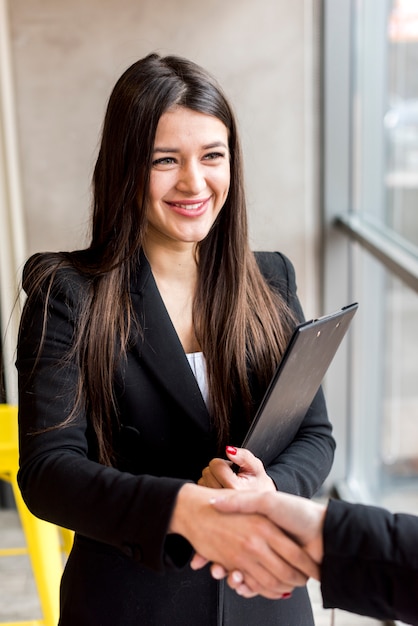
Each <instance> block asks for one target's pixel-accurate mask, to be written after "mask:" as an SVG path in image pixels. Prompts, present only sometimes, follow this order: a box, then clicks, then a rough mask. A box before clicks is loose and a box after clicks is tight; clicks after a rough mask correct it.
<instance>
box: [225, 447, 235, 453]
mask: <svg viewBox="0 0 418 626" xmlns="http://www.w3.org/2000/svg"><path fill="white" fill-rule="evenodd" d="M226 451H227V452H228V454H232V455H234V454H236V453H237V449H236V448H234V446H226Z"/></svg>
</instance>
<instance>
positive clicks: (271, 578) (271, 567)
mask: <svg viewBox="0 0 418 626" xmlns="http://www.w3.org/2000/svg"><path fill="white" fill-rule="evenodd" d="M225 493H228V492H225V491H223V490H222V491H214V490H212V489H206V488H204V487H199V486H197V485H193V484H190V483H187V484H185V485H184V486H183V487H182V488H181V489H180V491H179V493H178V496H177V501H176V505H175V508H174V511H173V515H172V519H171V524H170V532H173V533H178V534H180V535H182V536H183V537H185V538H186V539H187V540H188V541H189V542H190V543H191V544H192V546H193V547H194V549H195V550H196V552H197V553H198V554H199V555H200V556H199V557H195V559H196V560H195V559H194V560H193V561H192V567H193V568H194V569H199V567H203V566H204V565H205V564H206V563H207V562H211V563H216V564H217V566H218V567H219V571H220V572H222V573H223V572H231V576H233V575H236V576H242V578H243V580H244V581H245V586H246V587H248V589H249V590H250V593H251V594H252V595H263V596H265V597H266V598H271V599H277V598H282V597H283V596H285V597H286V595H287V594H289V593H291V591H292V590H293V588H294V587H298V586H303V585H305V584H306V581H307V579H308V577H309V576H314V575H316V574H317V566H316V565H315V563H314V562H313V561H312V560H311V558H310V557H309V556H308V555H307V554H306V552H304V551H303V550H302V549H301V548H300V547H299V546H298V545H297V544H296V543H294V542H293V541H292V540H291V539H290V538H289V537H288V536H287V535H286V534H285V533H283V532H282V531H281V530H279V529H278V528H277V527H276V526H275V524H274V523H273V522H271V521H270V520H269V519H268V518H267V517H265V516H263V515H259V514H257V513H254V514H251V513H250V514H248V513H245V514H242V513H233V512H225V513H223V512H221V511H218V510H217V509H216V508H215V507H214V506H213V505H212V504H211V501H212V500H213V498H214V497H216V498H219V497H221V496H222V495H223V494H225ZM290 563H292V565H290ZM238 572H239V574H238ZM232 573H235V574H232Z"/></svg>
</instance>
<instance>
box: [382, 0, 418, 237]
mask: <svg viewBox="0 0 418 626" xmlns="http://www.w3.org/2000/svg"><path fill="white" fill-rule="evenodd" d="M390 4H391V7H390V12H389V16H388V33H387V34H388V52H387V55H388V58H387V110H386V114H385V116H384V130H385V147H386V150H385V152H386V160H385V161H386V162H385V185H386V190H387V193H386V216H385V221H386V223H387V225H388V226H390V227H391V228H393V229H394V230H395V231H396V232H397V233H399V234H400V235H402V236H403V237H405V238H406V239H408V240H409V241H410V242H412V243H414V244H415V245H418V211H417V206H418V0H393V1H392V2H391V3H390Z"/></svg>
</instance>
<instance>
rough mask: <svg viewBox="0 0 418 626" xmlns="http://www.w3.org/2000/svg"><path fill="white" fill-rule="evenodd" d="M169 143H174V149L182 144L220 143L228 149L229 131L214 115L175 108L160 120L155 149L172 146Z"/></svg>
mask: <svg viewBox="0 0 418 626" xmlns="http://www.w3.org/2000/svg"><path fill="white" fill-rule="evenodd" d="M167 141H169V142H171V143H173V147H175V146H176V145H177V144H181V143H182V142H188V143H193V144H196V145H206V144H212V143H214V142H220V143H224V144H225V146H226V147H228V129H227V127H226V126H225V124H224V123H223V122H221V120H219V119H218V118H217V117H215V116H213V115H208V114H206V113H200V112H198V111H193V110H192V109H187V108H186V107H174V108H173V109H169V110H168V111H166V112H165V113H163V115H162V116H161V117H160V119H159V122H158V125H157V130H156V133H155V147H156V148H157V147H162V145H164V147H168V146H169V145H170V144H167ZM161 142H162V143H161ZM160 144H161V146H160Z"/></svg>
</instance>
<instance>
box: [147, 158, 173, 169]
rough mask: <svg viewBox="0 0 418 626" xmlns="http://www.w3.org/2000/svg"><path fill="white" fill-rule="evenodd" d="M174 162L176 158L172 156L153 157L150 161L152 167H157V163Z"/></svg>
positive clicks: (170, 163) (168, 163)
mask: <svg viewBox="0 0 418 626" xmlns="http://www.w3.org/2000/svg"><path fill="white" fill-rule="evenodd" d="M174 163H176V159H175V158H174V157H161V159H155V161H153V162H152V166H153V167H158V166H159V165H173V164H174Z"/></svg>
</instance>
